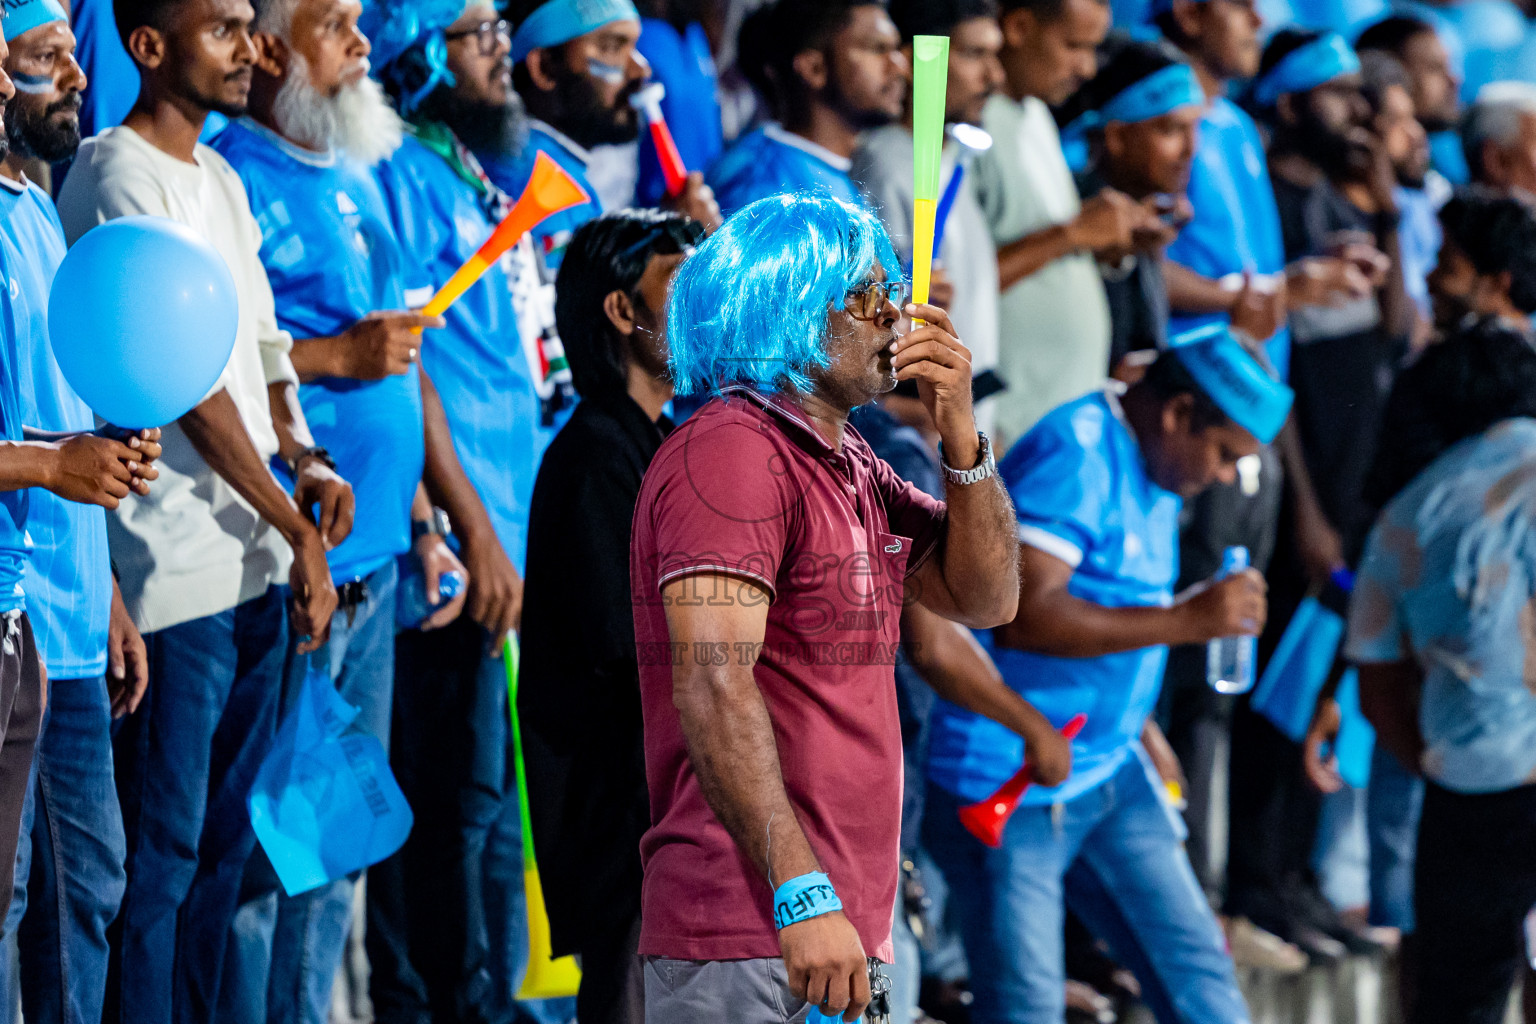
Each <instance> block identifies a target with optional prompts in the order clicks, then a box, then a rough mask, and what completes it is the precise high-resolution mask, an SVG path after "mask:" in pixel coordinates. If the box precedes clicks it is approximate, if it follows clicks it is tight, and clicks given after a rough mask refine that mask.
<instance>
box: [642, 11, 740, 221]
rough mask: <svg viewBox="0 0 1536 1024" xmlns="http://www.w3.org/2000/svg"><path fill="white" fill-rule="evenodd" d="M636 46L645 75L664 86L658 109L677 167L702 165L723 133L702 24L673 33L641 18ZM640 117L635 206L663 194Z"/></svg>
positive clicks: (665, 26)
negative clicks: (647, 66) (678, 162)
mask: <svg viewBox="0 0 1536 1024" xmlns="http://www.w3.org/2000/svg"><path fill="white" fill-rule="evenodd" d="M636 49H638V50H639V51H640V53H641V55H642V56H644V57H645V59H646V60H647V61H649V62H650V65H651V77H652V78H653V79H654V80H655V81H657V82H660V83H661V84H662V85H664V86H666V87H667V94H666V95H665V96H664V97H662V100H661V113H662V115H663V116H664V117H665V118H666V119H667V128H668V130H670V131H671V132H672V141H673V142H675V143H677V152H678V155H679V156H681V157H682V158H683V166H684V167H686V168H688V170H690V171H704V170H708V169H709V166H710V165H711V164H713V163H714V162H715V159H716V158H717V157H719V156H720V152H721V150H722V149H724V148H725V137H724V134H723V132H722V129H721V125H720V100H719V97H718V96H717V92H718V86H719V83H718V81H717V76H716V71H715V57H714V54H713V53H712V52H711V50H710V48H709V37H708V36H707V35H705V34H704V27H703V26H702V25H700V24H699V23H698V22H692V23H690V24H689V25H688V27H687V29H685V30H684V31H682V32H679V31H678V30H677V29H675V28H673V27H672V25H671V23H670V22H666V21H663V20H661V19H660V18H641V19H640V42H639V43H638V44H637V45H636ZM643 121H644V119H643V118H642V124H641V127H640V180H639V181H638V182H637V183H636V185H635V200H636V202H637V203H638V204H639V205H641V206H655V205H657V204H658V203H660V202H661V201H662V199H664V198H665V197H666V195H667V179H666V177H665V176H664V175H663V174H662V172H661V164H660V163H659V162H658V161H657V159H656V147H655V146H654V145H653V144H652V142H651V133H650V131H649V129H647V128H646V126H645V125H644V123H643Z"/></svg>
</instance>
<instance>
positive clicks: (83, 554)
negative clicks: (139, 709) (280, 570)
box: [0, 179, 112, 679]
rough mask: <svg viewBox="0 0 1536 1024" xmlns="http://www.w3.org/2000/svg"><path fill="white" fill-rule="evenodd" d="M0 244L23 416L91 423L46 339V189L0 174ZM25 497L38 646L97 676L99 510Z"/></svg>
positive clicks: (55, 663) (53, 427) (57, 669)
mask: <svg viewBox="0 0 1536 1024" xmlns="http://www.w3.org/2000/svg"><path fill="white" fill-rule="evenodd" d="M0 245H3V246H4V247H5V250H6V258H7V262H8V263H9V264H10V270H11V273H10V275H9V276H10V282H11V295H12V298H11V302H12V307H13V309H14V316H15V324H16V349H15V351H16V366H17V367H18V368H19V369H20V381H19V385H20V386H19V392H20V402H21V404H20V412H21V422H23V423H25V424H26V425H27V426H29V427H34V428H36V429H38V430H48V431H81V430H93V429H95V426H96V418H95V417H94V416H93V415H92V414H91V410H90V407H89V406H87V405H86V404H85V402H83V401H81V399H80V396H79V395H77V394H75V390H74V388H72V387H70V386H69V384H68V383H67V382H66V381H65V380H64V375H63V374H62V373H60V372H59V364H58V363H57V362H55V361H54V358H53V346H52V345H50V344H49V343H48V293H49V290H50V289H51V288H52V287H53V275H54V272H55V271H57V270H58V269H59V263H60V261H61V260H63V259H64V229H63V227H61V226H60V224H59V214H58V211H57V210H55V209H54V206H53V201H52V200H51V199H49V198H48V195H47V193H45V192H44V191H43V190H42V189H40V188H38V187H37V186H36V185H32V184H28V185H27V186H26V187H25V188H23V187H21V186H19V185H17V184H15V183H13V182H10V181H6V180H4V179H0ZM28 498H29V502H30V507H29V509H28V512H27V523H28V528H29V531H30V532H31V533H32V534H33V535H34V537H35V543H34V545H33V548H32V561H31V565H30V566H29V567H28V569H27V576H26V591H27V593H28V594H30V595H31V600H30V601H29V602H28V608H29V614H30V615H31V617H32V628H33V631H34V632H35V634H36V636H37V649H38V654H39V656H40V657H41V658H42V660H43V664H44V665H45V666H46V667H47V669H48V675H49V676H50V677H52V678H54V679H80V678H84V677H87V676H98V675H101V674H102V673H103V672H104V671H106V667H107V620H108V617H109V616H110V615H111V613H112V562H111V557H110V556H109V555H108V553H107V513H106V510H105V509H103V508H101V507H100V506H98V505H80V504H77V503H75V502H73V501H65V500H64V499H63V498H60V497H59V496H58V495H56V494H53V493H51V492H49V491H45V490H43V489H42V488H41V487H38V488H34V489H33V490H32V491H31V492H30V493H29V496H28ZM0 518H3V517H0Z"/></svg>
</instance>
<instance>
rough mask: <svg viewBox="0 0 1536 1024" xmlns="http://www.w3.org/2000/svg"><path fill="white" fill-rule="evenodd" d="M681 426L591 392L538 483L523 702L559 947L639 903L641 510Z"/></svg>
mask: <svg viewBox="0 0 1536 1024" xmlns="http://www.w3.org/2000/svg"><path fill="white" fill-rule="evenodd" d="M671 429H672V424H671V423H670V422H669V421H668V420H667V419H666V418H665V417H663V418H662V419H661V420H660V422H657V423H652V422H651V421H650V419H649V418H648V417H647V416H646V415H645V412H644V410H642V409H641V408H640V407H639V406H638V405H636V404H635V403H634V401H633V400H631V399H630V398H629V397H628V396H627V395H620V396H615V397H613V398H612V399H601V398H588V399H586V400H584V401H582V402H581V404H580V405H578V406H577V407H576V411H575V412H574V413H573V414H572V416H571V419H570V422H569V423H567V424H566V425H565V427H563V428H562V429H561V431H560V433H559V434H558V435H556V437H555V439H554V441H553V442H551V444H550V446H549V449H548V451H546V452H545V454H544V461H543V463H542V464H541V465H540V467H539V476H538V480H537V482H536V483H535V484H534V488H533V500H532V503H531V506H530V511H529V522H528V575H527V581H526V585H525V590H524V602H523V621H522V665H521V666H520V670H521V678H520V679H519V686H518V700H517V705H518V712H519V714H520V716H521V720H522V727H523V757H524V761H525V764H526V765H527V769H528V806H529V813H530V819H531V822H532V825H533V839H534V846H535V849H536V851H537V854H538V861H539V874H540V876H541V879H542V881H543V883H544V896H545V900H546V902H547V904H548V909H549V924H550V932H551V939H552V941H553V945H554V950H555V952H556V953H557V954H565V953H575V952H577V951H578V950H579V949H580V947H581V944H582V943H583V941H585V940H588V939H590V938H593V937H600V936H603V935H605V934H607V931H609V930H611V924H610V925H609V926H608V928H606V929H605V928H604V923H605V922H615V921H624V922H629V921H633V920H635V919H637V918H638V916H639V913H640V882H641V871H640V837H641V836H642V835H643V834H644V833H645V830H646V829H647V828H649V827H650V799H649V796H648V795H647V791H646V784H645V752H644V745H643V744H644V736H643V732H642V728H641V716H640V677H639V668H638V666H637V664H636V657H635V625H634V602H633V598H632V595H631V592H630V587H629V542H630V522H631V520H632V519H633V518H634V513H635V502H636V500H637V499H638V497H639V495H640V481H641V478H642V477H643V476H644V475H645V469H646V467H647V466H648V465H650V462H651V459H652V458H653V457H654V456H655V454H656V450H657V449H658V448H659V447H660V446H661V442H662V440H663V439H664V438H665V437H666V435H667V433H668V432H670V430H671ZM448 753H450V752H445V756H446V755H447V754H448Z"/></svg>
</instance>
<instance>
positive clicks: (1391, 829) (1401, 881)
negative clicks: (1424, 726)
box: [1365, 743, 1424, 935]
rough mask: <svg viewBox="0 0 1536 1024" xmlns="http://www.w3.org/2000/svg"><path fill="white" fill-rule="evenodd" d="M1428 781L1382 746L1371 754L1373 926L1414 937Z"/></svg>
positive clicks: (1368, 806)
mask: <svg viewBox="0 0 1536 1024" xmlns="http://www.w3.org/2000/svg"><path fill="white" fill-rule="evenodd" d="M1423 807H1424V780H1423V779H1421V778H1419V777H1418V776H1417V775H1411V774H1409V772H1408V769H1406V768H1404V767H1403V765H1402V762H1400V761H1399V760H1398V759H1397V758H1396V757H1394V756H1393V755H1392V753H1391V752H1390V751H1388V750H1387V748H1386V746H1385V745H1384V744H1381V743H1377V744H1376V748H1375V749H1374V750H1373V751H1372V752H1371V784H1370V786H1369V787H1368V788H1367V789H1366V791H1365V834H1366V839H1367V840H1368V842H1369V844H1370V865H1371V870H1370V878H1371V924H1373V925H1376V926H1378V927H1385V928H1398V929H1401V930H1402V932H1403V934H1404V935H1411V934H1413V927H1414V918H1413V861H1414V853H1415V851H1416V850H1417V849H1418V845H1419V814H1420V813H1421V812H1422V810H1423Z"/></svg>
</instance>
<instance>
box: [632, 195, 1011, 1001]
mask: <svg viewBox="0 0 1536 1024" xmlns="http://www.w3.org/2000/svg"><path fill="white" fill-rule="evenodd" d="M899 266H900V264H899V262H898V261H897V259H896V256H895V253H894V252H893V251H892V250H891V245H890V241H889V240H888V239H887V238H886V235H885V231H884V229H883V228H881V227H880V225H879V222H878V221H877V220H875V219H874V218H873V217H872V216H870V215H869V214H868V213H867V212H865V211H863V210H860V209H857V208H855V207H853V206H851V205H849V204H846V203H843V202H840V201H838V200H835V199H831V198H826V197H811V196H778V197H774V198H770V199H764V200H761V201H759V202H757V203H754V204H752V205H750V206H748V207H746V208H745V209H743V210H742V211H741V212H739V213H737V214H736V215H735V216H734V217H732V218H731V219H730V220H729V221H727V222H726V224H725V226H724V227H722V228H721V229H720V230H719V231H718V232H716V233H715V235H714V236H712V237H711V238H710V239H709V240H708V241H707V242H705V243H704V245H702V246H701V247H700V248H699V249H698V251H697V252H696V253H695V255H694V256H692V257H690V258H689V259H688V260H687V261H686V262H685V263H684V264H683V266H682V269H681V270H680V271H679V273H678V276H677V279H676V282H675V284H674V286H673V293H672V298H671V302H670V306H669V309H668V340H669V344H670V346H671V354H672V355H671V366H672V373H673V377H674V380H675V381H676V384H677V390H678V392H679V393H680V394H688V393H700V392H702V393H706V394H712V395H714V396H715V397H714V400H713V401H711V402H710V403H709V404H707V405H705V406H704V408H703V409H701V410H700V411H699V412H697V413H696V414H694V416H693V417H692V418H690V419H689V420H688V421H687V422H686V423H685V424H684V425H683V426H682V427H680V428H679V429H678V430H677V431H676V432H675V433H674V434H673V435H672V436H671V437H670V438H669V439H668V440H667V441H666V442H665V443H664V444H663V445H662V447H661V449H660V450H659V451H658V452H657V454H656V457H655V460H654V461H653V462H652V464H651V467H650V469H649V470H648V471H647V473H646V476H645V482H644V484H643V486H642V488H641V493H640V499H639V502H638V504H637V506H636V509H635V520H634V539H633V545H632V548H631V562H630V578H631V581H632V585H633V587H634V592H635V638H636V642H637V645H638V655H639V661H640V690H641V705H642V709H643V712H644V719H645V754H646V775H647V781H648V784H649V788H650V798H651V821H652V827H651V829H650V831H649V832H648V833H647V834H646V836H645V838H644V840H643V841H642V843H641V857H642V860H643V862H644V866H645V882H644V889H643V896H642V914H641V916H642V926H641V936H640V953H641V955H642V956H644V957H646V958H647V959H646V966H645V989H646V991H645V995H646V1013H647V1018H648V1019H649V1020H652V1021H656V1022H665V1024H693V1022H695V1021H697V1022H699V1024H704V1022H708V1024H718V1022H720V1021H726V1020H729V1021H731V1022H733V1024H737V1022H741V1024H757V1022H768V1021H775V1022H779V1021H790V1020H793V1021H800V1020H803V1019H804V1017H805V1015H806V1014H807V1013H808V1012H809V1011H810V1009H811V1008H812V1007H816V1008H818V1009H819V1010H820V1011H821V1012H824V1013H827V1014H830V1015H834V1016H835V1015H842V1016H843V1017H844V1019H845V1020H849V1021H851V1020H854V1019H856V1018H857V1017H858V1016H859V1014H861V1013H862V1012H863V1011H864V1008H865V1006H866V1005H867V1004H869V1002H870V978H871V976H873V975H875V974H876V973H877V971H876V970H875V969H874V968H873V965H872V964H867V963H866V954H871V955H872V957H873V958H878V959H881V960H886V961H888V960H889V959H890V955H891V946H890V930H891V928H890V926H891V914H892V908H893V906H894V901H895V898H896V883H897V853H898V850H897V846H898V831H899V826H900V818H901V785H902V760H901V732H900V727H899V724H898V721H897V714H896V694H895V684H894V675H893V667H892V666H893V663H894V659H895V657H896V652H897V649H898V644H899V619H900V611H901V606H902V603H903V601H904V600H915V601H919V602H921V603H922V604H923V605H924V606H926V607H928V608H930V609H932V610H933V611H935V612H937V613H939V614H941V615H943V616H945V617H947V618H950V619H953V620H955V621H958V622H962V623H964V624H966V625H969V626H973V627H976V628H988V627H992V626H997V625H1000V624H1002V623H1004V622H1007V621H1009V620H1011V618H1012V616H1013V614H1014V611H1015V609H1016V606H1017V601H1018V574H1017V565H1016V561H1017V542H1016V540H1015V538H1014V519H1013V512H1012V506H1011V504H1010V502H1009V500H1008V495H1007V492H1006V491H1005V490H1004V489H1003V487H1002V486H1001V485H1000V483H999V481H998V479H997V476H996V473H995V467H994V465H993V462H992V456H991V451H990V447H989V445H988V443H987V440H986V438H985V436H983V435H981V434H979V433H978V432H977V430H976V423H975V420H974V418H973V417H972V413H971V390H970V379H971V367H970V353H969V352H968V351H967V350H966V348H965V346H964V345H962V344H961V343H960V341H959V340H958V339H957V338H955V337H954V333H953V331H954V329H953V327H952V326H951V324H950V321H949V317H948V316H947V315H946V314H945V313H944V312H943V311H942V310H940V309H938V308H936V307H933V306H908V307H906V311H907V312H908V313H910V314H911V315H913V316H917V317H921V318H922V319H924V320H926V321H927V324H926V325H924V326H915V328H914V329H911V330H909V331H907V332H906V333H905V334H903V333H901V332H900V330H899V327H900V326H901V325H902V324H903V323H904V321H903V315H902V314H903V310H902V307H901V302H902V297H903V294H904V291H905V289H904V287H903V285H902V284H901V282H899V281H888V280H887V278H886V273H887V268H892V269H894V268H896V267H899ZM897 380H915V381H917V384H918V388H919V393H920V394H921V396H922V399H923V401H924V402H925V403H926V404H927V405H928V407H929V409H930V411H931V412H932V414H933V417H934V421H935V423H936V424H937V425H938V429H939V433H940V436H941V437H942V439H943V456H944V462H945V470H946V472H945V475H946V492H945V498H946V501H945V502H944V503H940V502H937V501H935V500H933V499H932V498H929V497H928V496H927V495H925V494H923V493H922V492H920V491H919V490H917V489H916V488H915V487H913V486H911V485H910V484H907V483H905V482H904V481H902V480H901V479H900V478H898V477H897V476H896V474H895V473H894V472H893V471H892V470H891V468H890V467H889V466H887V465H886V464H885V463H884V462H882V461H880V460H879V459H877V458H876V457H875V456H874V455H873V453H872V452H871V451H870V449H869V446H868V445H867V444H865V442H864V440H863V439H862V438H861V437H859V435H858V433H857V431H855V430H853V429H851V428H849V427H848V425H847V417H848V413H849V411H850V410H851V409H853V408H854V407H856V406H859V405H863V404H864V403H866V402H869V401H871V400H872V399H873V398H874V397H875V396H876V395H879V394H882V393H883V392H886V391H889V390H890V389H891V388H892V387H894V386H895V383H896V381H897Z"/></svg>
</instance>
